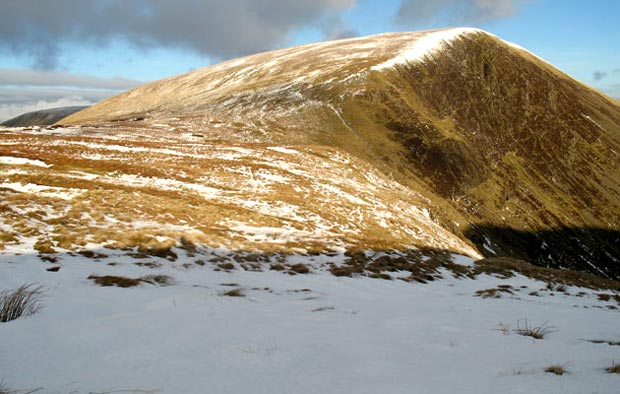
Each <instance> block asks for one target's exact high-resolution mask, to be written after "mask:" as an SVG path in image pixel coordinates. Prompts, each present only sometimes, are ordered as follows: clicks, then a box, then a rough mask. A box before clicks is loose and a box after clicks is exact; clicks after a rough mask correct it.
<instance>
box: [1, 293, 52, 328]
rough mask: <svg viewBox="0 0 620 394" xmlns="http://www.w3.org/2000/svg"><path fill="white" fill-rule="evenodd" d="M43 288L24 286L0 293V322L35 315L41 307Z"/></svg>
mask: <svg viewBox="0 0 620 394" xmlns="http://www.w3.org/2000/svg"><path fill="white" fill-rule="evenodd" d="M42 297H43V287H42V286H36V287H35V285H34V284H25V285H22V286H20V287H18V288H17V289H16V290H12V291H11V290H5V291H3V292H1V293H0V322H2V323H6V322H9V321H11V320H15V319H18V318H20V317H22V316H30V315H33V314H35V313H37V312H38V311H39V310H41V308H42V307H43V305H42V304H41V298H42Z"/></svg>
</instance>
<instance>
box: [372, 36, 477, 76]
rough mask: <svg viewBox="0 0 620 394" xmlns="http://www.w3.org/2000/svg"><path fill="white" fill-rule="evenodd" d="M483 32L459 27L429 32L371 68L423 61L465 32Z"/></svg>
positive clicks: (383, 67)
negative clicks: (397, 53) (394, 55)
mask: <svg viewBox="0 0 620 394" xmlns="http://www.w3.org/2000/svg"><path fill="white" fill-rule="evenodd" d="M481 32H482V31H481V30H478V29H472V28H458V29H447V30H439V31H436V32H432V33H428V34H427V35H425V36H423V37H422V38H420V39H418V40H417V41H414V42H413V44H412V45H411V46H409V47H407V48H406V49H405V50H404V51H403V52H401V53H400V54H399V55H398V56H396V57H394V58H392V59H389V60H387V61H385V62H383V63H381V64H377V65H376V66H373V67H371V69H372V70H376V71H379V70H383V69H385V68H390V67H394V66H395V65H404V64H407V63H412V62H418V61H422V60H423V59H424V58H425V57H427V56H432V55H433V54H434V53H436V52H438V51H441V50H442V49H444V48H445V45H446V44H449V43H450V41H452V40H454V39H456V38H458V37H461V36H462V35H464V34H470V33H481Z"/></svg>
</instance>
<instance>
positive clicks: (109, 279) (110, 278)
mask: <svg viewBox="0 0 620 394" xmlns="http://www.w3.org/2000/svg"><path fill="white" fill-rule="evenodd" d="M88 279H90V280H92V281H94V282H95V283H96V284H98V285H99V286H103V287H109V286H116V287H123V288H127V287H135V286H138V285H139V284H140V282H142V281H141V280H140V279H139V278H138V279H133V278H126V277H123V276H115V275H105V276H98V275H90V276H89V277H88Z"/></svg>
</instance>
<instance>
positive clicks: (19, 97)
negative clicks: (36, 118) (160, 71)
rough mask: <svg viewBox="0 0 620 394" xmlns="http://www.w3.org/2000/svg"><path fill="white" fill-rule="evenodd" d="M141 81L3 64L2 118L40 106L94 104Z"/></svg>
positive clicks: (0, 75)
mask: <svg viewBox="0 0 620 394" xmlns="http://www.w3.org/2000/svg"><path fill="white" fill-rule="evenodd" d="M140 83H141V82H140V81H134V80H131V79H126V78H110V79H107V78H100V77H93V76H89V75H76V74H69V73H64V72H50V71H37V70H22V69H11V68H0V122H3V121H5V120H8V119H10V118H13V117H15V116H18V115H21V114H23V113H26V112H30V111H34V110H39V109H47V108H55V107H65V106H73V105H91V104H94V103H96V102H98V101H101V100H103V99H105V98H108V97H111V96H114V95H117V94H118V93H120V92H122V91H124V90H127V89H130V88H132V87H134V86H137V85H139V84H140Z"/></svg>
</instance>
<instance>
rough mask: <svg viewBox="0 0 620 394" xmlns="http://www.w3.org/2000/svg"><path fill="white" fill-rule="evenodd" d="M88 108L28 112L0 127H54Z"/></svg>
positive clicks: (61, 108) (5, 122)
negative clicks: (64, 119) (55, 124)
mask: <svg viewBox="0 0 620 394" xmlns="http://www.w3.org/2000/svg"><path fill="white" fill-rule="evenodd" d="M84 108H88V106H73V107H58V108H50V109H43V110H39V111H32V112H27V113H25V114H21V115H19V116H16V117H14V118H12V119H9V120H7V121H4V122H2V123H1V124H0V126H6V127H26V126H48V125H52V124H54V123H56V122H58V121H61V120H62V119H63V118H66V117H67V116H69V115H72V114H74V113H76V112H78V111H81V110H83V109H84Z"/></svg>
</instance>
